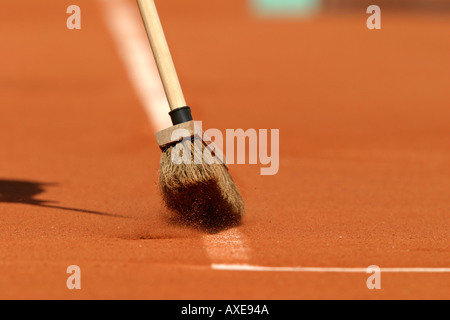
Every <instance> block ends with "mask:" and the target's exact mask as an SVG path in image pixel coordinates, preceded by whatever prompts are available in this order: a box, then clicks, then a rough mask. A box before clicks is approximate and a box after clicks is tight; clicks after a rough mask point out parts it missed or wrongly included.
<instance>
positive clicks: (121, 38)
mask: <svg viewBox="0 0 450 320" xmlns="http://www.w3.org/2000/svg"><path fill="white" fill-rule="evenodd" d="M99 3H100V4H101V9H102V12H104V18H105V21H106V23H107V26H108V28H109V30H110V31H111V34H112V36H113V39H114V41H115V44H116V47H117V49H118V51H119V54H120V56H121V58H122V60H123V62H124V64H125V67H126V70H127V72H128V76H129V77H130V79H131V81H132V83H133V86H134V88H135V90H136V93H137V95H138V97H139V100H140V101H141V103H142V105H143V106H144V108H145V111H146V112H147V114H148V117H149V119H150V121H151V124H152V126H153V128H154V129H155V130H156V131H160V130H163V129H166V128H168V127H171V126H172V123H171V121H170V118H169V115H168V113H169V111H170V109H169V103H168V102H167V98H166V94H165V92H164V88H163V86H162V83H161V78H160V77H159V73H158V69H157V67H156V63H155V60H154V58H153V54H152V51H151V48H150V44H149V43H148V40H147V36H146V33H145V29H144V26H143V23H142V18H141V16H140V14H139V10H138V8H137V5H136V6H134V5H133V4H132V2H130V1H127V0H99Z"/></svg>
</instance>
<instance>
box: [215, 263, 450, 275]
mask: <svg viewBox="0 0 450 320" xmlns="http://www.w3.org/2000/svg"><path fill="white" fill-rule="evenodd" d="M211 268H212V269H213V270H220V271H254V272H302V273H367V271H368V270H369V268H326V267H324V268H322V267H264V266H253V265H247V264H212V265H211ZM380 272H382V273H450V268H380Z"/></svg>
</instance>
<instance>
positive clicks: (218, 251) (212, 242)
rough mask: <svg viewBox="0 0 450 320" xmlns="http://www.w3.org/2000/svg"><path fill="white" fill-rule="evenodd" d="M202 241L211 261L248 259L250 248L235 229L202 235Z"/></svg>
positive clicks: (245, 260)
mask: <svg viewBox="0 0 450 320" xmlns="http://www.w3.org/2000/svg"><path fill="white" fill-rule="evenodd" d="M203 243H204V246H205V249H206V252H207V253H208V256H209V258H210V260H211V261H215V262H218V261H222V262H228V263H230V262H240V263H243V262H247V261H248V260H249V253H250V249H249V248H248V247H247V246H246V245H245V240H244V236H243V235H242V233H241V232H239V231H238V230H237V229H230V230H227V231H223V232H221V233H219V234H215V235H206V236H203Z"/></svg>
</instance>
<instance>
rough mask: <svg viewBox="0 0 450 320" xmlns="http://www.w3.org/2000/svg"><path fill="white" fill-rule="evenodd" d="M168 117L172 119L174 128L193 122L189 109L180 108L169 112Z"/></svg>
mask: <svg viewBox="0 0 450 320" xmlns="http://www.w3.org/2000/svg"><path fill="white" fill-rule="evenodd" d="M169 115H170V117H171V118H172V123H173V125H174V126H176V125H177V124H181V123H185V122H188V121H192V120H194V119H193V118H192V114H191V108H189V107H182V108H178V109H175V110H172V111H170V112H169Z"/></svg>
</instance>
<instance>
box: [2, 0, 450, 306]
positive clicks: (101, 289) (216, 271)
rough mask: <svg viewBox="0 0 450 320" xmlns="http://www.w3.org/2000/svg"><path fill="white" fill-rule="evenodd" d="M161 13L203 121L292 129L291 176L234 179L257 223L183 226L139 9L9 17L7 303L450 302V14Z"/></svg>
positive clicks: (5, 69) (285, 151)
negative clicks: (74, 272)
mask: <svg viewBox="0 0 450 320" xmlns="http://www.w3.org/2000/svg"><path fill="white" fill-rule="evenodd" d="M71 4H76V5H78V6H79V7H80V8H81V10H82V29H81V30H68V29H67V27H66V19H67V18H68V14H67V13H66V9H67V7H68V6H69V5H71ZM157 5H158V8H159V12H160V15H161V19H162V22H163V25H164V28H165V31H166V35H167V38H168V41H169V44H170V48H171V50H172V55H173V58H174V60H175V64H176V66H177V70H178V73H179V77H180V80H181V83H182V85H183V88H184V93H185V95H186V98H187V100H188V103H189V105H190V106H191V107H192V108H193V112H194V114H195V117H196V118H198V119H199V120H202V121H203V126H204V127H205V128H208V127H213V128H218V129H220V130H222V131H223V132H225V130H226V129H230V128H232V129H238V128H242V129H244V130H247V129H249V128H255V129H279V130H280V168H279V172H278V174H276V175H274V176H261V175H260V168H261V165H230V172H231V173H232V175H233V178H234V179H235V181H236V183H237V185H238V187H239V189H240V190H241V193H242V195H243V197H244V199H245V204H246V215H245V217H244V219H243V222H242V225H240V226H237V227H233V228H226V229H223V230H208V229H198V228H194V227H192V226H189V225H183V224H181V223H179V221H178V222H177V221H174V220H173V219H170V217H169V214H168V213H167V210H166V209H165V208H164V205H163V202H162V200H161V197H160V195H159V192H158V186H157V182H158V168H159V158H160V155H161V151H160V149H159V148H158V144H157V143H156V140H155V135H154V134H155V132H156V131H158V130H160V129H163V128H164V126H165V125H166V123H163V122H161V121H160V120H158V119H155V118H154V117H153V116H152V114H151V113H149V112H148V108H147V107H146V105H145V102H147V103H150V104H151V103H152V102H154V101H156V100H157V99H158V97H155V96H154V95H153V96H152V97H151V98H150V100H147V101H143V98H144V97H143V94H142V93H143V90H142V88H141V89H140V88H139V81H142V79H143V78H142V77H139V75H136V72H135V70H144V69H139V66H138V68H137V69H133V68H136V64H134V65H133V63H135V62H136V63H139V61H141V60H142V59H141V60H139V54H144V61H145V57H146V56H145V52H144V53H143V51H139V50H133V48H134V49H136V48H140V47H139V46H138V45H137V46H135V47H133V46H132V45H133V44H139V43H145V44H147V46H148V43H147V42H146V41H147V39H146V37H145V30H144V27H143V25H142V22H141V20H140V18H139V11H138V8H137V6H136V4H135V2H134V1H133V0H130V1H128V0H114V1H110V2H109V1H100V0H99V1H93V0H89V1H88V0H76V1H75V0H74V1H66V0H58V1H56V0H40V1H31V0H27V1H21V2H19V1H9V2H5V3H2V5H0V26H1V28H0V38H1V39H2V41H1V50H0V70H1V73H0V110H1V116H0V128H1V129H0V130H1V135H0V221H1V222H0V243H1V246H0V298H1V299H449V298H450V241H449V240H450V239H449V230H450V217H449V214H450V148H449V146H450V104H449V102H450V90H449V81H450V79H449V75H450V60H449V52H450V42H449V41H448V40H449V38H450V20H449V11H445V12H444V11H441V12H434V11H427V12H422V11H419V10H405V11H402V10H401V9H399V8H386V9H383V8H382V10H383V11H382V29H381V30H372V31H371V30H368V29H367V27H366V19H367V17H368V15H367V14H366V13H365V8H367V7H364V6H363V7H362V10H357V9H355V10H347V11H346V10H342V11H339V12H330V11H324V12H322V13H320V14H318V15H315V16H312V17H308V18H302V19H294V18H288V19H282V18H261V17H258V16H257V15H255V13H254V12H253V11H252V10H251V8H250V7H249V5H248V3H247V1H244V0H233V1H231V0H214V1H208V0H189V1H185V0H164V1H157ZM124 8H126V9H127V10H125V9H124ZM118 17H120V18H118ZM127 17H133V18H132V19H131V21H133V22H134V24H132V25H130V24H129V23H128V24H127V22H126V21H127V20H126V18H127ZM122 18H123V19H125V20H123V19H122ZM124 21H125V22H124ZM114 25H115V27H114ZM134 25H137V26H139V28H138V29H135V28H134V27H133V26H134ZM118 30H119V31H118ZM120 30H122V31H123V32H124V33H121V32H120ZM136 30H137V31H138V32H137V31H136ZM127 32H128V33H127ZM130 32H131V33H130ZM121 39H122V40H121ZM124 39H125V40H124ZM126 39H128V40H130V39H131V40H130V41H131V42H129V41H127V40H126ZM127 43H128V47H127ZM130 43H131V44H130ZM130 45H131V46H132V47H131V49H130ZM143 47H144V48H145V50H149V48H147V47H146V46H143ZM138 51H139V52H140V53H139V52H138ZM130 52H132V53H135V54H136V57H134V58H133V57H132V59H130ZM141 57H142V55H141ZM127 59H128V60H127ZM131 60H132V61H133V63H131V62H130V61H131ZM133 70H134V71H133ZM149 79H151V77H150V78H149ZM147 84H149V83H147ZM155 90H156V91H155V92H157V89H155ZM144 91H145V90H144ZM147 93H148V92H147ZM167 120H168V119H167ZM168 125H170V123H169V124H168ZM70 265H78V266H79V267H80V268H81V272H82V280H81V281H82V289H81V290H68V288H67V287H66V280H67V278H68V276H69V275H68V274H67V273H66V270H67V267H68V266H70ZM371 265H377V266H379V267H381V269H382V270H383V268H385V270H386V271H387V272H382V289H381V290H369V289H368V288H367V286H366V280H367V278H368V277H369V275H368V274H366V273H365V272H364V270H365V269H366V268H367V267H369V266H371Z"/></svg>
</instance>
